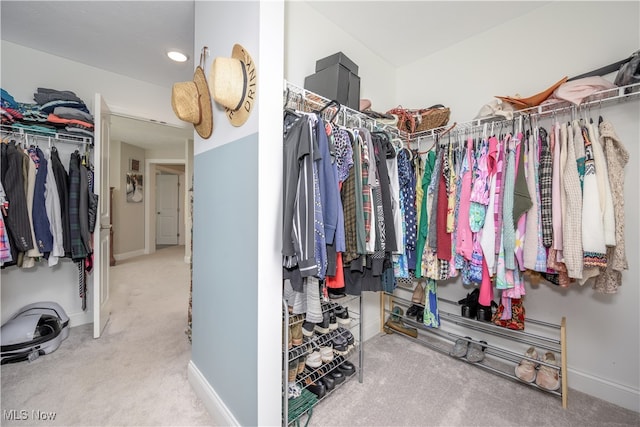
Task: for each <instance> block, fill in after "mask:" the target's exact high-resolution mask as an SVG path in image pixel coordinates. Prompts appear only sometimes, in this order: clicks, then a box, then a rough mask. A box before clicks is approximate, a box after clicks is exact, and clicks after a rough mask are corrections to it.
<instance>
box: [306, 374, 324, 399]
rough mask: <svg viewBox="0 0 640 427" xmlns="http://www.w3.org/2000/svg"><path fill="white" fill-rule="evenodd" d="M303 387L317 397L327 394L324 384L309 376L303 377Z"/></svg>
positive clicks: (320, 397)
mask: <svg viewBox="0 0 640 427" xmlns="http://www.w3.org/2000/svg"><path fill="white" fill-rule="evenodd" d="M305 388H306V389H307V390H309V391H310V392H311V393H313V394H315V395H316V396H318V399H322V398H323V397H324V395H325V394H327V389H326V387H325V386H324V384H322V383H320V382H319V381H313V380H311V378H306V379H305Z"/></svg>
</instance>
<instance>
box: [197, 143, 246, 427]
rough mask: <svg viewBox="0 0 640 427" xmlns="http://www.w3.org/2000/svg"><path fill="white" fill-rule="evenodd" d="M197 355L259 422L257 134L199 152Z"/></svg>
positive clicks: (234, 405)
mask: <svg viewBox="0 0 640 427" xmlns="http://www.w3.org/2000/svg"><path fill="white" fill-rule="evenodd" d="M194 178H195V179H194V182H195V184H194V189H193V190H194V197H193V229H194V235H193V331H192V334H193V348H192V356H191V358H192V360H193V362H194V363H195V364H196V365H197V367H198V369H199V370H200V371H201V372H202V374H203V375H204V376H205V377H206V378H207V380H208V381H209V383H210V384H211V385H212V386H213V387H214V389H215V391H216V393H217V394H218V395H219V396H220V398H221V399H222V400H223V401H224V403H225V404H226V406H227V408H229V410H230V411H231V412H232V413H233V415H234V416H235V417H236V419H237V420H238V422H239V423H240V424H242V425H257V420H258V415H257V408H258V396H257V387H258V384H257V380H258V373H257V364H256V360H257V359H258V354H257V353H258V336H257V325H258V301H257V299H258V290H257V284H258V277H257V276H258V254H257V250H256V248H257V246H258V185H257V183H258V133H255V134H252V135H249V136H247V137H244V138H241V139H239V140H236V141H233V142H230V143H227V144H224V145H222V146H220V147H218V148H214V149H211V150H208V151H205V152H203V153H201V154H198V155H196V156H195V157H194Z"/></svg>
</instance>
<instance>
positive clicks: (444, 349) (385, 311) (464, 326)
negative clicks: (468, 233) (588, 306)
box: [380, 287, 568, 409]
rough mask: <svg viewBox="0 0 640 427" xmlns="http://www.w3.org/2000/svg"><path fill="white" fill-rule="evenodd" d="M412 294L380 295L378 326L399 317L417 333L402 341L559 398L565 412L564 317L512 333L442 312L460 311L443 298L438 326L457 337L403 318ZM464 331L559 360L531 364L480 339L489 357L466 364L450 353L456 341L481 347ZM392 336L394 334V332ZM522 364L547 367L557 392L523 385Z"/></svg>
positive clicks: (520, 355)
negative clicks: (557, 384)
mask: <svg viewBox="0 0 640 427" xmlns="http://www.w3.org/2000/svg"><path fill="white" fill-rule="evenodd" d="M411 292H412V289H409V288H401V287H398V288H396V291H394V293H387V292H383V293H381V296H380V316H381V325H384V323H385V318H386V317H387V316H393V317H400V318H401V321H402V323H403V324H404V325H405V326H406V327H410V328H415V329H416V330H417V332H418V334H417V337H416V338H414V337H412V336H409V335H406V334H402V333H400V335H402V336H403V337H406V338H407V339H409V340H412V341H415V342H418V343H419V344H422V345H424V346H426V347H428V348H431V349H433V350H436V351H438V352H440V353H443V354H446V355H449V356H451V357H453V358H455V359H458V360H460V361H462V362H466V363H469V364H471V365H474V366H476V367H478V368H481V369H484V370H486V371H489V372H492V373H494V374H496V375H498V376H501V377H504V378H506V379H509V380H513V381H516V382H518V383H520V384H523V385H528V386H530V387H533V388H536V389H538V390H540V391H542V392H545V393H549V394H551V395H554V396H556V397H559V398H561V399H562V407H563V408H565V409H566V407H567V393H568V387H567V351H566V349H567V347H566V319H565V318H564V317H562V319H561V321H560V324H553V323H548V322H543V321H540V320H536V319H532V318H530V317H527V318H526V322H527V324H530V325H532V328H531V329H535V330H536V331H541V332H540V333H534V332H529V331H519V330H512V329H508V328H504V327H502V326H498V325H495V324H493V323H491V322H486V321H481V320H476V319H472V318H466V317H463V316H461V315H459V314H454V313H452V312H451V311H447V310H446V309H445V308H448V307H453V306H455V307H456V308H457V309H458V310H459V309H460V306H459V305H458V302H456V301H451V300H447V299H444V298H438V313H439V316H440V322H441V325H442V324H450V325H456V326H457V327H458V328H457V331H458V332H457V333H456V332H451V331H449V330H444V329H442V328H432V327H429V326H426V325H424V324H423V323H420V322H418V321H417V319H416V317H415V316H413V317H409V316H406V315H404V313H405V312H406V311H407V308H408V307H411V305H414V304H415V303H414V302H412V301H411ZM415 305H418V306H419V307H420V308H424V306H423V305H421V304H415ZM395 307H400V308H402V309H403V314H402V315H398V313H397V311H396V312H394V308H395ZM445 329H448V328H445ZM460 331H464V335H462V334H461V333H460ZM466 331H474V332H477V333H480V334H482V336H483V337H491V336H495V337H497V338H499V340H498V341H500V342H501V343H509V344H510V343H516V344H517V345H520V346H521V345H525V346H529V347H534V348H536V349H539V350H544V351H550V352H553V353H555V354H559V355H560V360H558V361H557V363H558V364H557V365H554V364H551V363H547V362H545V361H544V360H537V359H535V360H534V359H531V358H529V357H527V356H526V355H524V353H518V352H516V351H513V350H512V349H510V348H507V346H506V345H503V344H501V343H500V344H496V343H491V342H490V341H491V340H490V339H489V338H483V340H484V341H489V342H488V343H487V342H484V341H483V342H482V343H481V345H482V347H483V352H484V354H485V355H486V356H490V357H484V358H483V360H481V361H479V362H472V361H469V360H467V359H466V358H465V357H455V356H453V355H451V354H450V352H451V351H452V349H453V347H454V345H455V343H456V341H458V340H463V341H466V342H467V343H468V344H471V343H477V344H479V343H480V341H477V340H474V339H471V338H469V335H473V334H472V333H471V332H470V333H466ZM383 332H386V331H384V329H383ZM393 332H394V333H397V331H393ZM543 354H544V352H543ZM523 360H529V361H531V362H534V363H535V364H537V365H538V367H542V366H546V367H548V368H550V369H553V370H557V371H558V376H559V378H560V388H559V389H557V390H548V389H545V388H542V387H540V386H538V385H537V384H536V383H535V382H525V381H523V380H521V379H519V378H518V377H517V376H516V375H515V367H516V366H517V365H518V364H519V363H520V362H522V361H523Z"/></svg>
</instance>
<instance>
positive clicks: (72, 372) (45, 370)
mask: <svg viewBox="0 0 640 427" xmlns="http://www.w3.org/2000/svg"><path fill="white" fill-rule="evenodd" d="M110 274H111V283H112V286H111V304H112V305H111V307H112V314H111V318H110V321H109V323H108V324H107V326H106V328H105V331H104V334H103V336H102V337H101V338H100V339H98V340H94V339H93V338H92V328H93V326H92V325H83V326H79V327H75V328H72V329H71V332H70V334H69V338H68V339H67V340H65V341H63V342H62V344H61V346H60V348H59V349H58V350H56V351H55V352H53V353H51V354H48V355H46V356H41V357H40V358H39V359H37V360H36V361H34V362H32V363H27V362H21V363H17V364H11V365H4V366H2V368H1V371H0V374H1V380H2V411H3V413H2V418H0V424H1V425H3V426H5V425H6V426H30V425H39V426H42V425H47V426H48V425H51V426H206V425H212V420H211V418H210V416H209V414H208V413H207V411H206V409H205V407H204V405H203V404H202V403H201V402H200V400H199V399H198V398H197V396H196V395H195V393H194V392H193V390H192V389H191V386H190V385H189V383H188V381H187V364H188V363H189V359H190V356H191V346H190V344H189V342H188V340H187V336H186V335H185V328H186V326H187V306H188V300H189V265H188V264H185V263H184V246H173V247H171V248H166V249H163V250H161V251H158V252H156V253H154V254H151V255H147V256H141V257H137V258H133V259H128V260H124V261H120V262H118V264H117V265H116V266H115V267H112V268H111V270H110ZM10 410H17V411H21V410H25V411H27V412H26V414H27V417H26V418H27V419H26V420H20V421H18V420H8V419H7V418H9V417H10V416H9V415H8V414H7V412H6V411H10ZM34 410H35V411H38V410H39V411H44V412H55V413H56V416H55V419H54V420H52V421H46V422H45V421H38V420H36V419H34V417H33V415H34V413H33V412H32V411H34ZM18 416H19V417H20V413H19V412H18Z"/></svg>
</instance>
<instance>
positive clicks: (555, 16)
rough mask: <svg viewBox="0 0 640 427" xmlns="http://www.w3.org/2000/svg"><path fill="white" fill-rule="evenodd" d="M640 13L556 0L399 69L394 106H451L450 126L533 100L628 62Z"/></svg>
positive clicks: (633, 7) (633, 8) (626, 6)
mask: <svg viewBox="0 0 640 427" xmlns="http://www.w3.org/2000/svg"><path fill="white" fill-rule="evenodd" d="M491 7H500V6H499V4H497V5H495V6H491ZM402 13H403V12H401V11H399V12H398V14H399V15H402ZM638 14H639V12H638V2H609V1H600V2H551V4H549V5H547V6H544V7H540V8H538V9H535V10H533V11H532V12H530V13H529V14H526V15H524V16H522V17H520V18H517V19H513V20H511V21H507V22H505V23H504V24H503V25H500V26H497V27H494V28H493V29H491V30H488V31H486V32H484V33H482V34H479V35H477V36H475V37H473V38H471V39H468V40H465V41H463V42H460V43H458V44H456V45H454V46H452V47H450V48H447V49H445V50H443V51H440V52H437V53H435V54H433V55H430V56H428V57H425V58H422V59H419V60H417V61H416V62H414V63H412V64H410V65H407V66H405V67H401V68H398V70H397V76H396V79H397V80H396V88H397V91H396V96H395V101H394V102H395V103H398V104H402V105H424V103H425V101H424V100H425V99H428V100H429V101H428V102H430V103H433V104H435V103H440V104H445V105H446V106H448V107H450V108H451V120H450V123H453V122H454V121H461V122H465V121H468V120H471V119H473V118H474V117H475V116H476V114H477V113H478V111H479V110H480V108H481V107H482V106H483V105H484V104H486V103H488V102H490V101H492V100H494V99H495V98H494V97H495V96H496V95H500V96H502V95H508V96H513V95H515V94H520V95H521V96H523V97H527V96H530V95H534V94H536V93H538V92H541V91H542V90H544V89H546V88H548V87H549V86H551V85H552V84H553V83H556V82H557V81H558V80H560V79H561V78H562V77H564V76H567V77H573V76H577V75H580V74H583V73H586V72H589V71H592V70H595V69H597V68H600V67H604V66H605V65H609V64H611V63H613V62H616V61H619V60H621V59H624V58H627V57H628V56H629V55H631V53H633V52H634V51H636V50H637V49H638V47H639V45H640V37H639V35H638V34H639V33H638ZM614 23H615V24H614ZM613 25H615V30H614V29H613V27H612V26H613ZM451 30H452V31H455V27H452V29H451ZM416 76H420V78H417V77H416ZM427 106H428V105H425V107H427Z"/></svg>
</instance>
